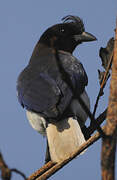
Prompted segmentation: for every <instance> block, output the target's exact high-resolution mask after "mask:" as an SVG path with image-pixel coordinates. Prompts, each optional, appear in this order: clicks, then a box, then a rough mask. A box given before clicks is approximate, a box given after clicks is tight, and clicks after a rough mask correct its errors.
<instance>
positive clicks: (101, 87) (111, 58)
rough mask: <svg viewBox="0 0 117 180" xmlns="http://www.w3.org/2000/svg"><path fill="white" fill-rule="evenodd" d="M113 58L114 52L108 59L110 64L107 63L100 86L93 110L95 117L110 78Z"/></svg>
mask: <svg viewBox="0 0 117 180" xmlns="http://www.w3.org/2000/svg"><path fill="white" fill-rule="evenodd" d="M112 60H113V52H112V53H111V55H110V59H109V61H108V65H107V68H106V71H105V73H104V77H103V80H102V83H101V86H100V90H99V93H98V96H97V99H96V103H95V106H94V111H93V116H94V117H95V113H96V110H97V106H98V102H99V99H100V97H101V95H102V92H103V90H104V87H105V85H106V82H107V79H108V73H109V69H110V67H111V64H112Z"/></svg>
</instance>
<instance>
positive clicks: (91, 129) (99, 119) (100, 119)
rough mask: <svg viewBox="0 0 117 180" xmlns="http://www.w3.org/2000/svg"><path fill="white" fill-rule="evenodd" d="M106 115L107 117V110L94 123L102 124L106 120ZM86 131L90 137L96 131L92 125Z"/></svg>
mask: <svg viewBox="0 0 117 180" xmlns="http://www.w3.org/2000/svg"><path fill="white" fill-rule="evenodd" d="M106 115H107V109H105V111H104V112H103V113H101V114H100V115H99V117H98V118H96V123H97V124H99V125H101V124H102V123H103V122H104V120H105V119H106ZM87 130H88V131H89V135H91V134H93V133H94V131H95V130H96V127H95V125H94V124H91V125H90V126H89V127H88V128H87Z"/></svg>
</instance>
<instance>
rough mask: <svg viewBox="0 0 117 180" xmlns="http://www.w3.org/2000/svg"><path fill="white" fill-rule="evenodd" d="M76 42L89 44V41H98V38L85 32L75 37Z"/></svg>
mask: <svg viewBox="0 0 117 180" xmlns="http://www.w3.org/2000/svg"><path fill="white" fill-rule="evenodd" d="M74 38H75V40H76V42H88V41H96V40H97V39H96V37H95V36H93V35H92V34H90V33H88V32H83V33H82V34H79V35H74Z"/></svg>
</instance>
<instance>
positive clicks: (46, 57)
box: [17, 16, 96, 118]
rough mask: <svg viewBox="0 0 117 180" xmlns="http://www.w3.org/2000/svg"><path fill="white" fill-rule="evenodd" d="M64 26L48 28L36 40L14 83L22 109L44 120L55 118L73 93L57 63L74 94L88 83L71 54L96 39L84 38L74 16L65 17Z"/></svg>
mask: <svg viewBox="0 0 117 180" xmlns="http://www.w3.org/2000/svg"><path fill="white" fill-rule="evenodd" d="M63 20H64V23H61V24H57V25H54V26H52V27H50V28H49V29H47V30H46V31H45V32H44V34H43V35H42V36H41V38H40V40H39V41H38V43H37V45H36V47H35V49H34V51H33V53H32V56H31V59H30V62H29V64H28V66H27V67H26V68H25V69H24V70H23V72H21V74H20V75H19V78H18V81H17V91H18V99H19V102H20V103H21V105H22V106H23V107H25V108H26V109H28V110H31V111H34V112H38V113H41V114H42V116H44V117H46V118H58V117H60V116H62V114H64V112H65V111H66V109H67V108H68V106H69V104H70V102H71V100H72V99H73V98H74V94H73V92H72V91H71V89H70V88H69V85H68V84H67V82H66V80H65V79H63V78H62V74H61V71H60V70H61V69H59V66H58V62H57V61H58V59H57V58H56V55H55V50H57V52H58V56H59V61H60V62H59V63H60V64H61V66H62V68H63V70H64V71H65V72H67V74H68V75H69V77H70V80H71V82H70V83H71V86H72V87H73V88H74V92H75V91H76V92H77V93H79V95H80V94H82V93H83V91H84V89H85V86H86V85H87V84H88V78H87V75H86V72H85V70H84V68H83V65H82V64H81V63H80V61H79V60H77V59H76V58H75V57H74V56H73V55H72V52H73V50H74V49H75V47H76V46H77V45H78V44H80V43H82V42H83V41H93V40H96V38H95V37H94V36H92V35H91V34H89V33H87V34H86V35H83V32H84V31H85V29H84V24H83V21H82V20H81V19H80V18H79V17H76V16H66V17H65V18H64V19H63Z"/></svg>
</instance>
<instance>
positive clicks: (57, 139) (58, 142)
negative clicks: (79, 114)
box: [46, 117, 85, 162]
mask: <svg viewBox="0 0 117 180" xmlns="http://www.w3.org/2000/svg"><path fill="white" fill-rule="evenodd" d="M46 134H47V138H48V144H49V151H50V157H51V160H52V161H53V162H60V161H61V160H63V159H65V158H66V157H68V156H70V154H72V153H73V152H74V151H75V150H77V149H78V147H79V146H80V145H82V144H83V143H84V142H85V138H84V135H83V133H82V131H81V128H80V126H79V123H78V121H77V120H75V119H73V118H72V117H70V118H68V119H64V120H62V121H59V122H56V123H49V124H48V127H47V129H46Z"/></svg>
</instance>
